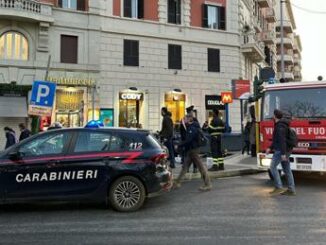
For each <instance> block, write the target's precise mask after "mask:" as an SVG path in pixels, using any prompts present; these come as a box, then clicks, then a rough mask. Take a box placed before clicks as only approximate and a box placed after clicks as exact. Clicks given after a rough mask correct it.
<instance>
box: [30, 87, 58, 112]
mask: <svg viewBox="0 0 326 245" xmlns="http://www.w3.org/2000/svg"><path fill="white" fill-rule="evenodd" d="M56 87H57V85H56V84H55V83H53V82H46V81H34V83H33V87H32V95H31V102H30V104H31V105H36V106H45V107H52V106H53V103H54V97H55V91H56Z"/></svg>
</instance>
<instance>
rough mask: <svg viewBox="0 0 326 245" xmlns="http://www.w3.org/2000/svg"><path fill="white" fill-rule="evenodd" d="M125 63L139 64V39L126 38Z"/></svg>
mask: <svg viewBox="0 0 326 245" xmlns="http://www.w3.org/2000/svg"><path fill="white" fill-rule="evenodd" d="M123 65H125V66H139V42H138V41H134V40H124V42H123Z"/></svg>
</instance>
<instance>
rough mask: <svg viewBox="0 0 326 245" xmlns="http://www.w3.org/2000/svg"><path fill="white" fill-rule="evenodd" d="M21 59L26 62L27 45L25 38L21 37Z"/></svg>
mask: <svg viewBox="0 0 326 245" xmlns="http://www.w3.org/2000/svg"><path fill="white" fill-rule="evenodd" d="M21 59H22V60H28V44H27V39H26V38H25V37H22V50H21Z"/></svg>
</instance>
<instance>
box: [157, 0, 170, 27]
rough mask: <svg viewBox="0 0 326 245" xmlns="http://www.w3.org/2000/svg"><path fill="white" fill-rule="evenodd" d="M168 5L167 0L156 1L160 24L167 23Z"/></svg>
mask: <svg viewBox="0 0 326 245" xmlns="http://www.w3.org/2000/svg"><path fill="white" fill-rule="evenodd" d="M167 9H168V3H167V0H159V1H158V18H159V21H160V23H167V17H168V13H167Z"/></svg>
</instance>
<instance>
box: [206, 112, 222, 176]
mask: <svg viewBox="0 0 326 245" xmlns="http://www.w3.org/2000/svg"><path fill="white" fill-rule="evenodd" d="M224 132H225V124H224V122H223V121H222V119H221V118H220V117H219V110H218V109H217V108H214V109H213V119H212V121H211V123H210V124H209V127H208V133H209V134H210V135H211V152H212V157H213V166H212V167H211V168H210V169H208V171H219V170H224V158H223V153H222V134H223V133H224Z"/></svg>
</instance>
